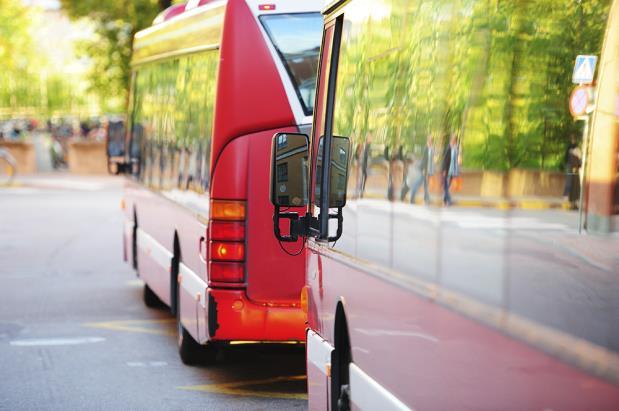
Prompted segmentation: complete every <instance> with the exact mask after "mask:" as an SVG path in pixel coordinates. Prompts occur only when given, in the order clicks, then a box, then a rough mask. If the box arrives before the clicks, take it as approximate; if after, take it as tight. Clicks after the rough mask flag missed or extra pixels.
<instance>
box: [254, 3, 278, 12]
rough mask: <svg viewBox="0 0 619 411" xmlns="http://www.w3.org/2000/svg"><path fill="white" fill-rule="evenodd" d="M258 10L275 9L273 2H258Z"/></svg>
mask: <svg viewBox="0 0 619 411" xmlns="http://www.w3.org/2000/svg"><path fill="white" fill-rule="evenodd" d="M258 10H264V11H269V10H275V4H259V5H258Z"/></svg>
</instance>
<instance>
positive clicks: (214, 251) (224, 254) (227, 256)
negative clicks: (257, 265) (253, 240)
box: [209, 241, 245, 261]
mask: <svg viewBox="0 0 619 411" xmlns="http://www.w3.org/2000/svg"><path fill="white" fill-rule="evenodd" d="M209 256H210V258H211V260H213V261H243V259H245V244H243V243H228V242H223V241H211V244H210V247H209Z"/></svg>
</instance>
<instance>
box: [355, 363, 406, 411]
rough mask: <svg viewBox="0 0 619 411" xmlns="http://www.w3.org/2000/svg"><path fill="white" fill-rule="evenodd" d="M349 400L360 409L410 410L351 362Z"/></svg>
mask: <svg viewBox="0 0 619 411" xmlns="http://www.w3.org/2000/svg"><path fill="white" fill-rule="evenodd" d="M348 370H349V373H350V401H351V402H352V404H354V405H355V406H357V407H358V408H359V409H361V410H381V411H406V410H410V408H409V407H407V406H406V404H404V403H403V402H402V401H400V400H399V399H397V398H396V396H395V395H393V394H392V393H390V392H389V391H388V390H387V389H386V388H385V387H383V386H382V385H380V384H379V383H378V382H376V381H375V380H373V379H372V377H370V376H369V375H367V374H366V373H364V372H363V371H362V370H361V368H359V367H357V366H356V365H355V364H353V363H351V364H350V366H349V367H348Z"/></svg>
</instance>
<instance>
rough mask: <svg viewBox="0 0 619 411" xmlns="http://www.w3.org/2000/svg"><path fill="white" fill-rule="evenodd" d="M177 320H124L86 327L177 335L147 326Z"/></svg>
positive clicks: (87, 324)
mask: <svg viewBox="0 0 619 411" xmlns="http://www.w3.org/2000/svg"><path fill="white" fill-rule="evenodd" d="M175 322H176V320H175V319H173V318H171V319H167V318H166V319H162V320H124V321H107V322H98V323H86V324H83V326H84V327H90V328H103V329H106V330H114V331H128V332H133V333H145V334H157V335H176V332H175V331H171V330H169V329H161V328H148V327H145V325H148V324H164V325H165V324H172V323H175Z"/></svg>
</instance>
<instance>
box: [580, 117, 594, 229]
mask: <svg viewBox="0 0 619 411" xmlns="http://www.w3.org/2000/svg"><path fill="white" fill-rule="evenodd" d="M590 117H591V115H590V114H587V115H586V116H585V117H584V119H583V120H584V122H585V126H584V129H583V131H582V164H581V167H580V170H581V171H580V173H579V174H580V176H579V177H580V193H579V199H578V234H582V229H583V228H584V225H585V224H586V219H585V218H584V216H583V211H584V204H583V202H584V198H585V182H586V181H587V178H586V177H587V166H588V164H589V146H590V144H589V118H590Z"/></svg>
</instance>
